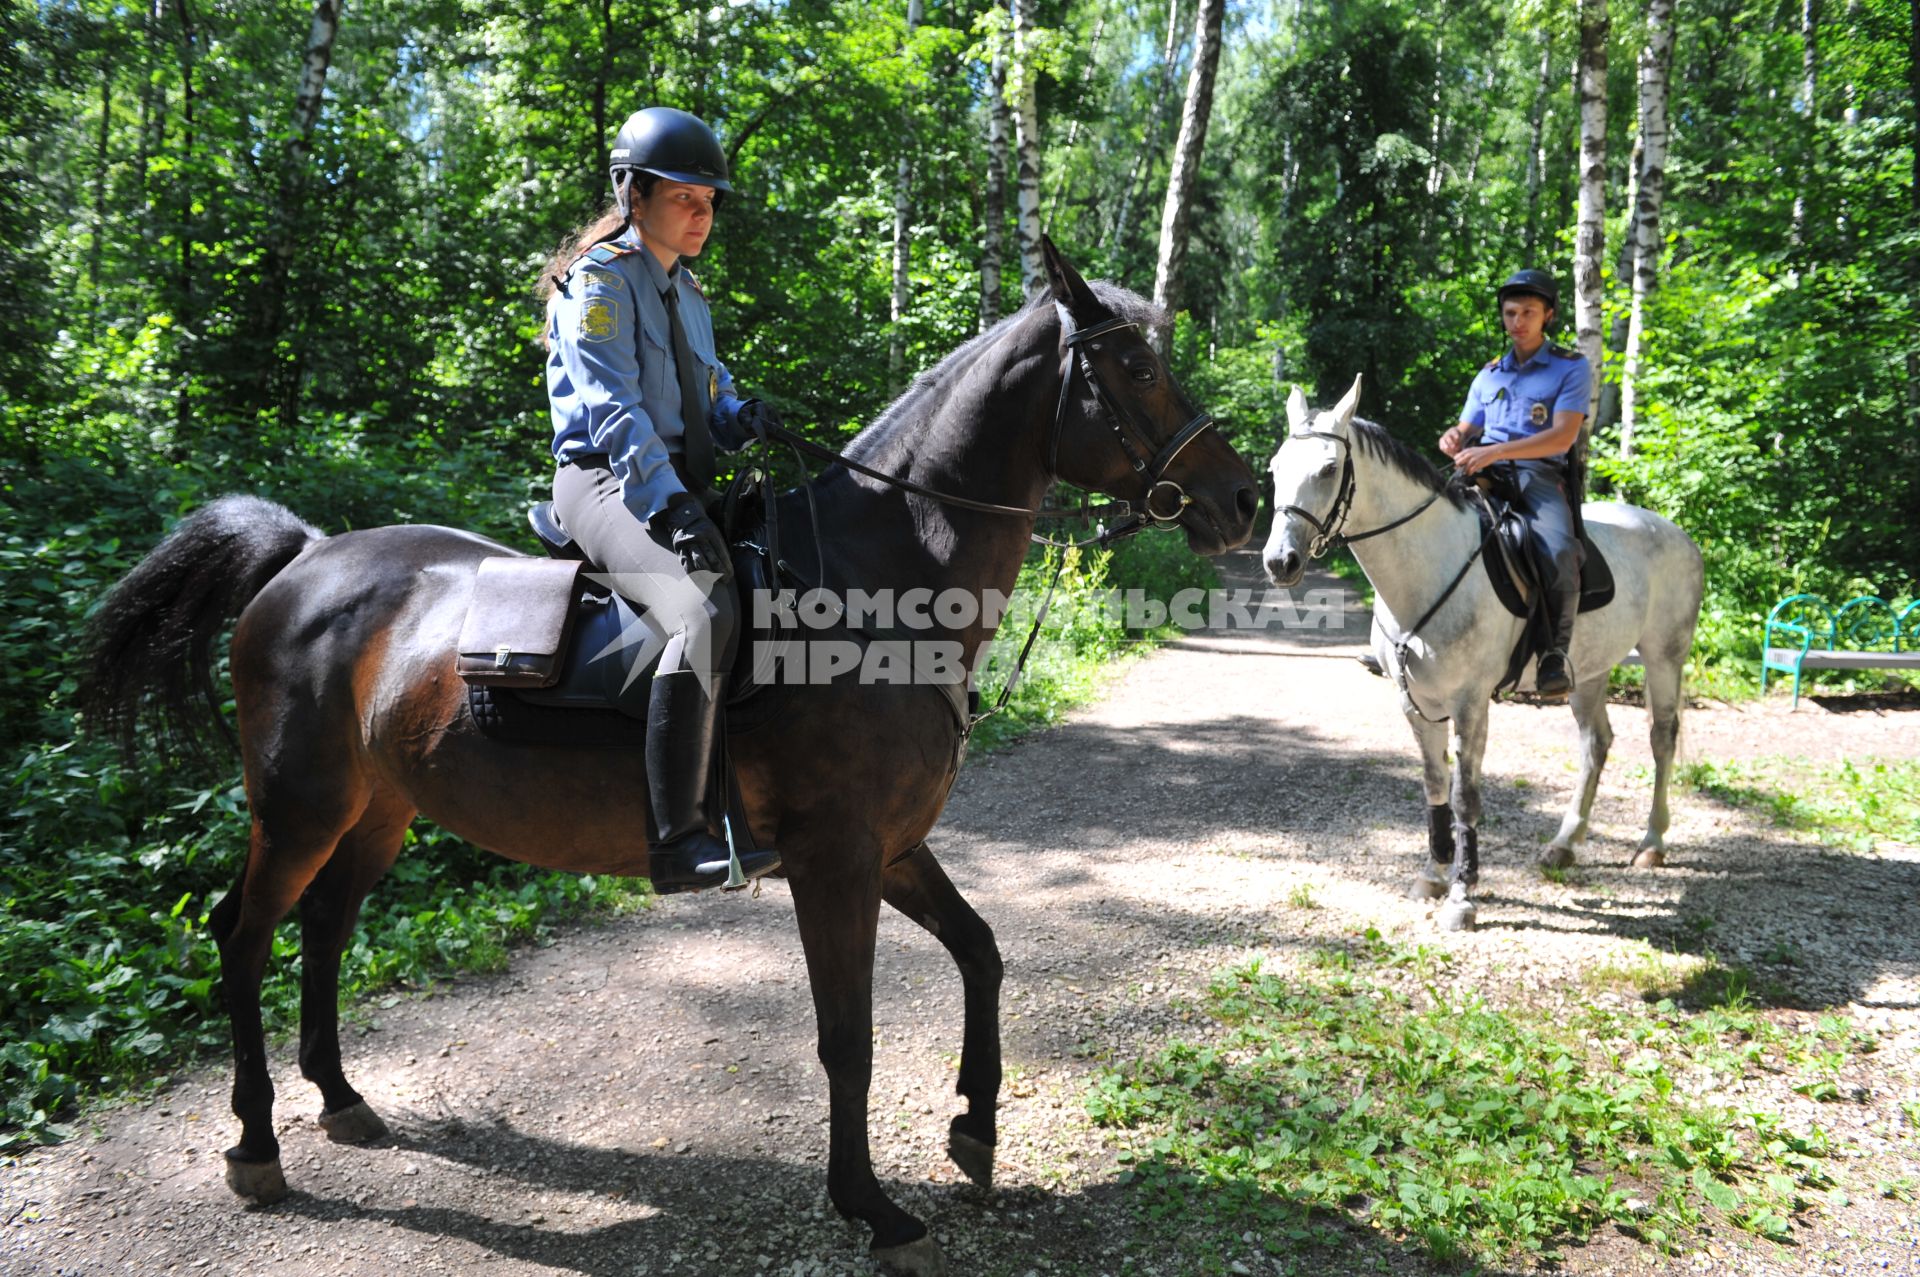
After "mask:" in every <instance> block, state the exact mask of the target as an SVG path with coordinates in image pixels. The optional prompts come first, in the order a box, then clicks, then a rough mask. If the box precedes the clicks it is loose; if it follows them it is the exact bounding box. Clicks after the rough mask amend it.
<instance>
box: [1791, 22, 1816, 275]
mask: <svg viewBox="0 0 1920 1277" xmlns="http://www.w3.org/2000/svg"><path fill="white" fill-rule="evenodd" d="M1819 31H1820V0H1800V109H1801V113H1802V115H1803V116H1804V117H1805V120H1806V127H1805V129H1803V130H1802V132H1801V137H1802V139H1803V140H1804V144H1805V151H1804V154H1805V156H1806V159H1805V162H1804V164H1803V166H1802V168H1801V172H1800V180H1799V181H1798V182H1796V183H1795V184H1794V189H1793V229H1792V231H1791V238H1792V242H1793V243H1794V244H1795V245H1796V246H1798V245H1799V244H1801V243H1803V242H1804V241H1805V239H1806V232H1807V188H1808V187H1809V186H1811V185H1813V175H1814V173H1815V172H1816V171H1818V169H1819V167H1820V160H1819V147H1820V111H1819V108H1818V102H1819V96H1818V90H1819V87H1820V41H1819Z"/></svg>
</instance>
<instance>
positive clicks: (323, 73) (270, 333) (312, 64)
mask: <svg viewBox="0 0 1920 1277" xmlns="http://www.w3.org/2000/svg"><path fill="white" fill-rule="evenodd" d="M340 3H341V0H314V6H313V25H312V26H311V27H310V28H309V29H308V31H307V52H306V56H305V57H304V58H303V59H302V60H301V64H300V82H299V87H298V88H297V89H296V90H295V92H294V97H293V120H292V124H293V137H292V140H291V141H289V142H288V143H287V158H286V168H285V169H284V170H282V173H281V180H280V202H279V205H278V207H277V208H276V209H275V210H274V216H273V229H272V230H271V231H270V232H269V234H268V240H267V254H266V258H267V260H266V271H265V275H264V277H263V278H262V279H261V281H260V288H261V297H260V302H261V304H260V328H259V331H258V333H257V334H256V335H257V337H258V339H259V341H260V343H261V344H260V353H259V359H260V368H259V372H260V375H261V376H262V378H263V379H271V378H272V377H273V375H274V374H275V373H276V372H277V371H279V370H280V364H281V360H280V355H279V344H280V334H281V330H282V328H283V327H284V326H285V322H286V294H287V288H288V284H289V280H290V279H291V277H292V274H293V250H294V244H295V242H296V240H297V238H298V236H297V230H298V227H299V222H300V208H301V205H302V204H303V203H304V202H305V197H306V189H307V159H308V156H309V154H310V153H311V151H312V149H313V130H314V126H315V125H316V124H318V123H319V120H320V104H321V102H322V101H323V100H324V98H325V96H326V88H327V70H328V68H329V67H331V66H332V65H333V42H334V38H335V36H337V35H338V34H339V31H340ZM279 391H280V394H279V396H278V397H279V399H280V415H281V419H282V420H283V421H287V422H290V421H291V419H292V417H293V415H294V412H295V410H296V407H297V404H296V386H295V385H294V384H288V385H282V386H280V387H279Z"/></svg>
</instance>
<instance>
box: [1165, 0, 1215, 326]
mask: <svg viewBox="0 0 1920 1277" xmlns="http://www.w3.org/2000/svg"><path fill="white" fill-rule="evenodd" d="M1225 10H1226V4H1225V0H1200V7H1199V8H1198V9H1197V10H1196V11H1195V13H1194V15H1193V68H1192V70H1191V71H1189V72H1188V74H1187V105H1186V108H1185V110H1183V111H1182V112H1181V113H1180V141H1179V144H1178V145H1176V146H1175V147H1174V152H1173V170H1172V171H1171V172H1170V173H1168V174H1167V202H1166V205H1165V207H1163V208H1162V209H1161V211H1160V262H1159V265H1158V266H1156V267H1155V268H1154V272H1153V300H1154V303H1155V304H1156V305H1159V306H1163V307H1165V308H1166V310H1167V313H1168V314H1172V313H1173V312H1174V311H1175V310H1176V309H1178V307H1179V305H1180V272H1181V270H1182V269H1183V268H1184V267H1185V266H1186V262H1187V209H1188V205H1189V204H1190V203H1191V201H1192V199H1193V188H1194V184H1195V182H1196V181H1197V180H1198V178H1199V175H1200V157H1201V155H1202V154H1203V153H1204V152H1205V150H1206V146H1207V123H1208V121H1209V120H1211V119H1212V117H1213V77H1214V72H1215V71H1216V70H1218V69H1219V66H1220V21H1221V16H1222V14H1223V13H1224V12H1225ZM1162 353H1164V352H1162Z"/></svg>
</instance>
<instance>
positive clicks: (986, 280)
mask: <svg viewBox="0 0 1920 1277" xmlns="http://www.w3.org/2000/svg"><path fill="white" fill-rule="evenodd" d="M1914 3H1916V4H1920V0H1914ZM987 93H988V103H987V107H988V109H987V192H986V207H985V209H984V210H983V215H984V217H985V218H986V223H987V227H986V233H985V234H984V235H982V236H981V237H980V331H981V332H985V331H987V329H989V328H991V327H993V325H994V324H995V323H996V322H998V321H999V319H1000V264H1001V263H1000V258H1001V253H1002V248H1003V245H1004V243H1005V239H1006V230H1007V133H1008V131H1009V129H1008V125H1009V121H1008V118H1007V117H1008V111H1007V37H1006V35H1005V33H1003V32H1000V31H995V32H994V34H993V64H992V69H991V71H990V72H989V77H988V85H987Z"/></svg>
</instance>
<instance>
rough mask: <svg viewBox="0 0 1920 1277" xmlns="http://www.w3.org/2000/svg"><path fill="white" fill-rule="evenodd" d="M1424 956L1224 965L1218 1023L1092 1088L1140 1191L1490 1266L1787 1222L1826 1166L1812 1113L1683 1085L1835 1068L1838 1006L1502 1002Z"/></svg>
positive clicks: (1202, 1235) (1214, 1218) (1197, 1225)
mask: <svg viewBox="0 0 1920 1277" xmlns="http://www.w3.org/2000/svg"><path fill="white" fill-rule="evenodd" d="M1437 965H1439V964H1437V963H1436V961H1435V955H1433V954H1431V953H1430V952H1429V953H1423V952H1422V951H1420V950H1407V949H1404V948H1401V947H1399V946H1395V945H1392V944H1389V943H1386V942H1384V941H1382V940H1381V938H1380V937H1379V935H1378V933H1377V932H1374V931H1372V930H1371V929H1369V930H1368V931H1367V932H1366V933H1365V934H1364V935H1363V937H1362V939H1361V941H1360V942H1359V943H1357V944H1353V945H1349V946H1346V947H1343V948H1340V949H1322V950H1318V951H1316V952H1315V953H1314V954H1313V955H1312V956H1311V958H1310V960H1309V963H1308V964H1307V967H1306V969H1305V970H1304V971H1302V972H1298V973H1294V972H1283V971H1277V970H1270V969H1268V968H1267V967H1265V966H1263V965H1262V964H1261V963H1260V962H1258V961H1256V962H1253V963H1250V964H1248V965H1245V966H1242V967H1239V968H1236V969H1233V970H1230V971H1228V972H1226V973H1224V974H1223V975H1221V976H1220V977H1219V978H1218V979H1217V980H1216V981H1215V983H1214V985H1213V987H1212V989H1211V992H1210V994H1209V999H1208V1006H1209V1009H1210V1010H1211V1012H1212V1014H1213V1015H1214V1016H1215V1017H1216V1018H1217V1019H1218V1021H1219V1023H1220V1032H1219V1033H1218V1034H1217V1035H1216V1036H1215V1037H1214V1038H1213V1039H1212V1040H1209V1041H1204V1042H1183V1043H1177V1044H1175V1045H1172V1046H1169V1047H1167V1048H1165V1049H1164V1050H1161V1051H1159V1052H1158V1053H1156V1054H1154V1055H1152V1056H1150V1057H1147V1058H1143V1059H1140V1060H1137V1061H1135V1062H1133V1063H1131V1064H1129V1065H1127V1066H1125V1067H1122V1068H1119V1069H1115V1070H1111V1071H1109V1072H1107V1073H1106V1074H1105V1075H1103V1077H1102V1078H1101V1079H1100V1080H1099V1081H1098V1082H1097V1083H1096V1085H1095V1086H1094V1088H1093V1089H1092V1091H1091V1093H1090V1095H1089V1097H1088V1100H1087V1106H1088V1110H1089V1112H1090V1114H1091V1115H1092V1117H1093V1118H1094V1120H1095V1121H1096V1122H1097V1123H1099V1124H1102V1125H1104V1126H1107V1127H1110V1128H1112V1129H1113V1131H1114V1137H1113V1138H1114V1139H1115V1141H1116V1142H1117V1143H1118V1144H1119V1145H1120V1148H1119V1151H1118V1156H1119V1158H1120V1159H1121V1161H1122V1162H1123V1163H1124V1164H1125V1165H1126V1166H1127V1167H1128V1168H1129V1169H1128V1170H1127V1172H1126V1173H1125V1175H1124V1179H1125V1180H1126V1182H1127V1183H1128V1184H1129V1185H1130V1188H1131V1191H1132V1194H1133V1198H1134V1202H1135V1205H1136V1207H1137V1209H1138V1210H1139V1212H1140V1213H1141V1214H1142V1215H1143V1216H1144V1217H1146V1218H1147V1219H1149V1220H1152V1221H1156V1222H1157V1223H1159V1224H1161V1225H1163V1226H1164V1231H1165V1232H1166V1234H1167V1235H1168V1236H1180V1237H1182V1239H1183V1240H1182V1241H1181V1242H1180V1243H1179V1244H1181V1245H1183V1246H1184V1245H1187V1244H1188V1243H1189V1242H1191V1243H1192V1244H1193V1245H1196V1246H1199V1247H1201V1248H1202V1249H1204V1248H1206V1247H1207V1246H1209V1245H1215V1244H1217V1243H1215V1242H1212V1241H1209V1240H1208V1239H1210V1238H1219V1237H1239V1236H1242V1235H1243V1234H1250V1235H1255V1236H1261V1237H1265V1238H1267V1239H1268V1240H1267V1247H1268V1249H1269V1251H1270V1252H1272V1253H1275V1254H1279V1253H1284V1252H1290V1251H1292V1250H1295V1249H1298V1248H1299V1247H1302V1246H1314V1245H1333V1244H1336V1243H1338V1241H1339V1239H1340V1237H1341V1235H1342V1232H1343V1230H1344V1229H1345V1228H1347V1227H1352V1226H1362V1227H1366V1228H1370V1229H1373V1230H1377V1231H1378V1232H1380V1233H1382V1234H1384V1235H1386V1237H1387V1238H1388V1239H1391V1240H1392V1241H1394V1242H1398V1243H1401V1244H1404V1245H1407V1246H1409V1247H1411V1248H1413V1249H1415V1250H1418V1251H1420V1252H1422V1253H1424V1254H1425V1255H1427V1256H1429V1257H1431V1258H1433V1259H1435V1260H1438V1261H1441V1262H1449V1263H1451V1262H1479V1263H1494V1262H1500V1261H1503V1260H1508V1259H1513V1258H1516V1257H1521V1256H1542V1257H1548V1258H1551V1257H1553V1256H1554V1255H1556V1254H1557V1253H1558V1252H1559V1250H1560V1249H1561V1248H1562V1247H1564V1246H1565V1245H1567V1244H1568V1243H1575V1242H1579V1241H1581V1240H1582V1239H1584V1238H1587V1237H1590V1236H1591V1235H1593V1234H1594V1233H1595V1232H1597V1231H1598V1230H1600V1229H1601V1228H1603V1227H1607V1226H1609V1225H1616V1226H1618V1227H1619V1228H1620V1229H1621V1230H1622V1231H1624V1232H1626V1233H1628V1234H1629V1235H1631V1236H1634V1237H1638V1238H1640V1239H1641V1240H1642V1241H1644V1242H1645V1243H1646V1244H1648V1245H1649V1246H1652V1247H1654V1248H1656V1249H1658V1250H1662V1251H1674V1250H1678V1249H1681V1248H1682V1247H1683V1245H1684V1243H1685V1240H1686V1239H1687V1238H1688V1237H1689V1236H1690V1235H1691V1234H1693V1233H1694V1232H1695V1231H1696V1230H1698V1229H1700V1228H1702V1227H1703V1226H1705V1225H1707V1224H1708V1223H1709V1222H1710V1221H1715V1222H1724V1223H1726V1224H1731V1225H1733V1226H1735V1227H1738V1228H1740V1229H1743V1230H1745V1231H1747V1232H1750V1233H1753V1234H1756V1235H1758V1236H1760V1237H1765V1238H1770V1239H1773V1240H1776V1241H1787V1240H1789V1239H1790V1238H1791V1237H1792V1234H1793V1224H1792V1217H1793V1214H1794V1212H1795V1211H1797V1210H1799V1209H1801V1208H1802V1207H1803V1206H1805V1205H1807V1204H1808V1203H1809V1202H1810V1201H1811V1200H1812V1198H1811V1195H1812V1194H1815V1193H1821V1194H1824V1193H1825V1192H1826V1190H1827V1189H1829V1188H1831V1187H1832V1182H1831V1180H1830V1178H1829V1175H1828V1172H1827V1170H1826V1156H1827V1151H1828V1148H1827V1143H1828V1142H1827V1139H1826V1136H1825V1135H1824V1134H1823V1133H1822V1132H1821V1131H1819V1130H1818V1129H1817V1128H1815V1129H1811V1130H1808V1131H1805V1132H1800V1133H1795V1132H1792V1131H1789V1130H1788V1129H1786V1128H1785V1126H1784V1125H1783V1124H1782V1123H1781V1122H1780V1121H1779V1120H1778V1119H1777V1118H1776V1117H1774V1116H1772V1115H1771V1114H1769V1113H1766V1112H1763V1111H1759V1110H1752V1109H1734V1108H1728V1107H1726V1106H1723V1105H1720V1104H1715V1103H1712V1102H1710V1101H1707V1100H1705V1099H1697V1098H1693V1097H1694V1096H1696V1095H1705V1094H1712V1093H1714V1090H1713V1089H1712V1088H1711V1087H1709V1086H1707V1085H1706V1083H1708V1082H1711V1081H1712V1080H1714V1079H1719V1080H1721V1081H1724V1080H1725V1079H1727V1078H1730V1077H1735V1076H1740V1075H1741V1074H1742V1073H1745V1072H1748V1071H1751V1070H1754V1069H1758V1068H1762V1067H1784V1068H1790V1069H1794V1070H1797V1073H1796V1076H1803V1077H1804V1078H1806V1079H1807V1081H1808V1082H1809V1084H1810V1085H1814V1086H1819V1085H1822V1084H1837V1083H1836V1079H1837V1078H1838V1076H1839V1074H1840V1073H1841V1071H1843V1070H1844V1069H1845V1067H1846V1063H1847V1059H1848V1057H1849V1056H1850V1055H1851V1054H1852V1053H1856V1052H1858V1051H1861V1050H1869V1049H1871V1042H1870V1041H1869V1040H1866V1039H1863V1038H1862V1037H1860V1036H1859V1035H1858V1034H1855V1033H1853V1032H1852V1031H1851V1029H1850V1028H1849V1027H1848V1026H1847V1025H1846V1024H1845V1022H1843V1021H1838V1020H1837V1018H1834V1019H1835V1023H1832V1024H1826V1023H1823V1024H1822V1025H1821V1026H1819V1027H1818V1028H1816V1029H1815V1030H1813V1031H1810V1032H1807V1033H1801V1034H1789V1033H1786V1032H1785V1031H1782V1030H1778V1029H1775V1028H1774V1027H1773V1026H1772V1025H1771V1024H1770V1023H1769V1022H1768V1021H1766V1019H1765V1017H1764V1016H1762V1015H1760V1014H1759V1013H1758V1012H1756V1011H1754V1010H1753V1009H1752V1007H1751V1006H1749V1005H1747V1004H1746V1003H1744V1002H1743V1001H1740V1000H1738V999H1735V1000H1733V1001H1730V1002H1728V1003H1726V1004H1724V1005H1722V1006H1719V1007H1715V1008H1712V1009H1710V1010H1708V1011H1704V1012H1700V1013H1692V1012H1688V1011H1686V1010H1683V1009H1682V1008H1681V1007H1680V1005H1679V1004H1678V1003H1677V1002H1675V1001H1673V1000H1671V999H1664V998H1663V999H1661V1000H1660V1001H1657V1002H1654V1003H1651V1004H1643V1005H1642V1006H1640V1007H1639V1008H1630V1009H1628V1010H1625V1011H1616V1010H1596V1009H1586V1010H1581V1011H1577V1012H1575V1013H1573V1014H1571V1015H1566V1014H1557V1015H1556V1014H1551V1013H1548V1012H1536V1011H1527V1010H1503V1009H1499V1008H1496V1007H1493V1006H1491V1005H1489V1004H1487V1003H1486V1002H1484V1001H1483V1000H1481V999H1480V998H1478V997H1476V996H1472V995H1461V994H1458V993H1456V992H1454V991H1451V990H1449V989H1446V988H1444V987H1441V986H1438V985H1436V984H1434V983H1432V977H1433V975H1434V974H1435V972H1436V969H1437ZM1695 965H1698V964H1697V963H1696V964H1695ZM1675 974H1680V972H1679V970H1678V968H1677V967H1675V968H1671V969H1670V968H1667V967H1662V968H1661V969H1660V976H1661V978H1662V979H1665V978H1667V977H1669V976H1671V975H1675ZM1683 1083H1684V1085H1683ZM1896 1191H1898V1190H1897V1189H1896ZM1823 1200H1825V1199H1824V1198H1823ZM1185 1226H1191V1227H1190V1229H1187V1231H1183V1228H1184V1227H1185ZM1229 1244H1230V1243H1229Z"/></svg>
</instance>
